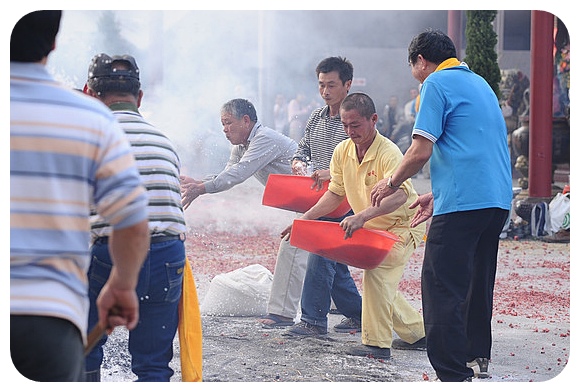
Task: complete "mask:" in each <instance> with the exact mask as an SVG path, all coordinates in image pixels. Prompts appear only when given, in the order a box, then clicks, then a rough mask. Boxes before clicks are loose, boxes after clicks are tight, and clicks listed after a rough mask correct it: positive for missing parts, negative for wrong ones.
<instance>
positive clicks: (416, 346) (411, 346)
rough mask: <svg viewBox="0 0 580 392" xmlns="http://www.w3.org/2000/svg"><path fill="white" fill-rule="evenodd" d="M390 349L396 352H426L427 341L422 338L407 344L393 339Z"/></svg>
mask: <svg viewBox="0 0 580 392" xmlns="http://www.w3.org/2000/svg"><path fill="white" fill-rule="evenodd" d="M391 348H394V349H396V350H421V351H424V350H427V339H426V338H425V337H422V338H421V339H419V340H417V341H416V342H415V343H407V342H405V341H404V340H403V339H395V340H393V343H391Z"/></svg>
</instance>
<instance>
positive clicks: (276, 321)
mask: <svg viewBox="0 0 580 392" xmlns="http://www.w3.org/2000/svg"><path fill="white" fill-rule="evenodd" d="M265 321H273V322H272V323H266V322H265ZM259 322H260V323H261V324H262V328H266V329H274V328H285V327H291V326H293V325H294V320H292V319H290V320H288V319H287V318H285V317H282V316H278V315H277V314H272V313H269V314H268V315H267V316H264V318H262V319H260V320H259Z"/></svg>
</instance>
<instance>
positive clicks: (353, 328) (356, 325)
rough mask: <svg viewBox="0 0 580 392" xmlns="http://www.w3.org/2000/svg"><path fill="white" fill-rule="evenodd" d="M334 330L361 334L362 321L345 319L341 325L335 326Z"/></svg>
mask: <svg viewBox="0 0 580 392" xmlns="http://www.w3.org/2000/svg"><path fill="white" fill-rule="evenodd" d="M334 330H335V331H336V332H341V333H351V332H360V331H361V328H360V321H356V320H355V319H353V318H343V319H342V321H341V322H340V323H338V324H336V325H335V326H334Z"/></svg>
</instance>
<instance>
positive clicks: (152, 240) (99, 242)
mask: <svg viewBox="0 0 580 392" xmlns="http://www.w3.org/2000/svg"><path fill="white" fill-rule="evenodd" d="M176 240H180V241H185V234H179V235H155V236H152V237H151V238H150V240H149V242H150V243H151V244H157V243H159V242H165V241H176ZM108 243H109V237H97V239H96V240H95V241H94V242H93V244H97V245H103V244H108Z"/></svg>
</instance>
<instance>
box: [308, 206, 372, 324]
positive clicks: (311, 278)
mask: <svg viewBox="0 0 580 392" xmlns="http://www.w3.org/2000/svg"><path fill="white" fill-rule="evenodd" d="M348 215H352V211H351V212H349V213H348V214H346V215H345V216H343V217H341V218H338V219H330V218H320V219H319V220H326V221H333V222H340V221H342V220H343V219H344V217H346V216H348ZM331 298H332V300H333V301H334V304H335V305H336V309H337V310H338V311H339V312H340V313H341V314H342V315H344V316H345V317H348V318H353V319H355V320H357V321H359V322H360V320H361V314H362V298H361V296H360V294H359V292H358V289H357V287H356V284H355V283H354V280H353V279H352V276H351V275H350V270H349V269H348V266H347V265H346V264H342V263H337V262H336V261H332V260H330V259H327V258H325V257H322V256H318V255H316V254H313V253H311V254H310V255H309V256H308V265H307V267H306V276H305V277H304V286H303V287H302V299H301V306H302V316H301V318H300V319H301V320H302V321H305V322H307V323H308V324H313V325H316V326H318V327H322V328H325V329H326V328H328V312H330V300H331Z"/></svg>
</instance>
